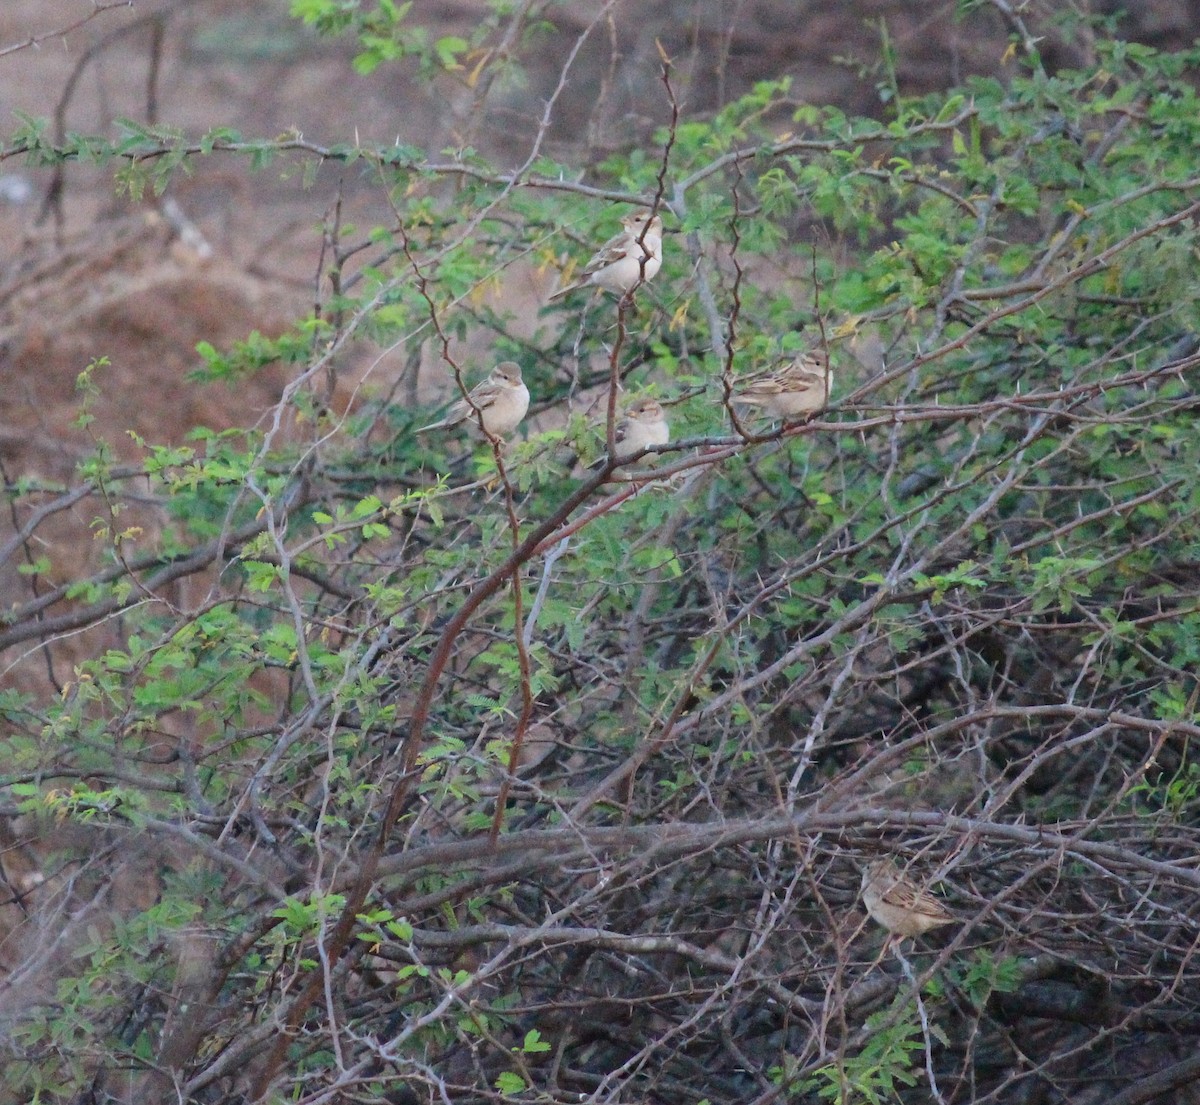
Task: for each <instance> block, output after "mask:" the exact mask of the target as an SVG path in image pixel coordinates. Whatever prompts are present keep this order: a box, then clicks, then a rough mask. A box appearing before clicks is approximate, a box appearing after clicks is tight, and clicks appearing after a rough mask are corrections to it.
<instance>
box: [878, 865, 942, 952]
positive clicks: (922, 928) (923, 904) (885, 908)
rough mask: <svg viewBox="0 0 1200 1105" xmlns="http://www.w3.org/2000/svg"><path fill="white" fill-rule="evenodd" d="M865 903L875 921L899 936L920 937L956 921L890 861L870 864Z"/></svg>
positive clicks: (931, 896) (938, 902) (930, 895)
mask: <svg viewBox="0 0 1200 1105" xmlns="http://www.w3.org/2000/svg"><path fill="white" fill-rule="evenodd" d="M862 900H863V905H864V906H865V907H866V910H867V913H868V914H870V916H871V919H872V920H873V921H876V922H878V923H879V924H881V925H882V926H883V927H884V928H885V929H887V930H888V932H891V933H893V934H894V935H896V936H920V935H921V934H922V933H926V932H928V931H929V930H930V929H935V928H939V927H940V926H942V925H949V924H952V923H953V922H954V921H955V920H956V918H955V916H954V915H953V914H952V913H951V912H950V911H949V910H948V909H947V908H946V907H945V906H944V905H942V903H941V902H940V901H938V899H937V898H935V897H934V896H933V895H932V894H930V893H929V891H928V890H924V889H922V888H921V887H919V886H918V885H917V884H916V883H915V882H913V881H912V880H911V879H910V878H909V877H908V876H907V875H905V874H904V873H903V872H902V871H901V870H900V869H899V868H897V866H896V865H895V864H894V863H893V862H892V861H891V860H890V859H877V860H873V861H872V862H871V863H868V864H867V866H866V868H865V869H864V870H863V876H862Z"/></svg>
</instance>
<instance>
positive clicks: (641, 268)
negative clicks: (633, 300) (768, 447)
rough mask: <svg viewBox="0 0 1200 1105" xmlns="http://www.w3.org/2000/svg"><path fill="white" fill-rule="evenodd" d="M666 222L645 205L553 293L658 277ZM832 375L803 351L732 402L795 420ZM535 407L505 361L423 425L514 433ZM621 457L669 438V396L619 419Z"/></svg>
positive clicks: (624, 291) (640, 404)
mask: <svg viewBox="0 0 1200 1105" xmlns="http://www.w3.org/2000/svg"><path fill="white" fill-rule="evenodd" d="M662 235H663V224H662V219H661V218H659V216H658V215H651V214H649V213H648V212H640V213H638V214H635V215H627V216H625V218H623V219H622V220H621V231H620V233H618V234H615V235H613V237H612V238H610V239H609V240H608V241H607V242H605V243H604V245H602V246H601V247H600V248H599V249H598V250H597V251H596V253H595V255H594V256H593V257H592V259H591V260H590V261H588V263H587V264H586V265H585V266H584V268H583V271H582V272H581V273H580V274H579V278H578V279H577V280H575V281H574V282H572V283H570V284H568V285H567V286H566V287H565V288H560V289H559V290H558V291H557V292H555V293H554V294H553V295H552V296H551V297H550V302H551V303H553V302H555V301H556V300H558V299H562V298H563V297H564V296H566V295H568V294H570V293H571V292H573V291H577V290H579V289H580V288H589V287H595V288H603V289H604V290H605V291H609V292H612V293H613V294H614V295H618V296H625V295H628V294H629V293H630V292H632V291H633V290H634V289H635V288H637V287H638V286H639V285H641V284H644V283H645V282H646V281H648V280H650V279H652V278H653V277H654V276H655V275H656V274H657V272H658V270H659V269H660V268H661V267H662V248H663V240H662ZM831 380H832V375H831V371H830V367H829V358H828V357H827V356H826V354H825V353H824V351H822V350H814V351H811V352H808V353H804V354H802V355H801V356H800V357H798V358H797V359H796V360H794V361H791V362H789V363H788V364H785V365H782V366H780V367H777V368H773V369H769V370H767V371H764V372H758V373H755V374H754V375H751V376H745V377H743V378H741V379H740V380H738V381H736V382H735V384H734V390H733V393H732V394H731V396H730V402H731V403H733V404H735V405H737V406H746V407H756V408H758V409H759V410H760V411H761V412H762V413H763V414H764V415H766V416H768V417H770V418H772V419H780V420H782V421H785V422H786V421H791V420H794V419H797V418H801V417H804V416H807V415H811V414H814V413H815V412H817V411H819V410H821V409H822V408H823V407H824V406H825V404H826V402H827V401H828V399H829V388H830V384H831ZM528 410H529V389H528V388H527V387H526V386H525V381H524V380H522V378H521V368H520V366H519V365H518V364H517V363H516V362H515V361H504V362H503V363H501V364H499V365H497V366H496V367H495V368H494V369H493V370H492V372H491V374H490V375H489V376H488V377H487V379H486V380H484V381H482V382H481V383H479V384H476V385H475V387H474V388H472V389H471V391H470V392H468V393H467V395H466V396H465V397H464V398H462V399H459V400H458V401H457V402H456V403H454V405H453V406H452V407H451V408H450V411H449V413H448V414H447V415H446V417H445V418H443V419H441V420H440V421H438V422H431V423H430V424H429V425H428V426H422V427H420V428H419V429H418V430H417V433H422V432H424V431H425V430H438V429H443V428H446V427H450V426H457V425H459V424H460V423H462V422H466V421H468V420H470V421H473V422H474V423H475V424H476V425H479V426H481V427H482V429H483V432H484V433H485V434H487V435H488V436H489V437H491V438H493V439H500V438H504V437H506V436H507V435H508V434H510V433H512V432H513V430H515V429H516V428H517V426H518V425H519V424H520V422H521V420H522V419H523V418H524V417H525V414H526V412H527V411H528ZM615 431H616V444H617V458H616V459H618V460H619V459H621V458H623V457H629V456H633V455H634V454H637V453H641V452H642V451H643V450H644V449H648V448H653V447H655V446H658V445H666V444H667V442H668V441H669V440H670V436H671V431H670V428H669V427H668V425H667V419H666V414H665V412H664V411H663V408H662V404H661V403H659V402H658V401H657V400H654V399H650V398H640V399H635V400H634V401H633V402H632V403H631V404H630V405H629V406H628V407H627V408H626V409H625V412H624V414H623V415H622V417H621V419H620V421H619V422H618V423H617V425H616V427H615Z"/></svg>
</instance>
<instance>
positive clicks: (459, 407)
mask: <svg viewBox="0 0 1200 1105" xmlns="http://www.w3.org/2000/svg"><path fill="white" fill-rule="evenodd" d="M527 410H529V389H528V388H527V387H526V386H525V381H524V380H522V379H521V366H520V365H519V364H517V363H516V361H501V362H500V364H498V365H496V367H495V368H493V369H492V371H491V374H490V375H489V376H488V378H487V379H486V380H483V381H481V382H480V383H478V384H476V385H475V386H474V387H473V388H472V389H471V391H470V392H469V394H468V397H467V398H465V399H459V400H458V401H457V402H456V403H455V404H454V405H453V406H452V407H451V408H450V412H449V413H448V414H447V415H446V417H445V418H443V419H442V420H441V421H440V422H431V423H430V424H429V425H428V426H422V427H420V429H418V430H417V431H415V432H416V433H419V434H420V433H424V432H425V431H426V430H440V429H443V428H444V427H447V426H457V425H458V424H459V423H460V422H466V421H468V420H469V421H471V422H474V423H475V424H476V425H479V423H480V422H481V421H482V423H483V432H484V433H485V434H487V435H488V437H491V438H500V437H504V436H505V435H506V434H510V433H512V432H513V430H515V429H516V428H517V426H519V425H520V423H521V419H522V418H524V417H525V412H526V411H527Z"/></svg>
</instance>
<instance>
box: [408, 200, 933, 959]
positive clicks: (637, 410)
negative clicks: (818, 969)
mask: <svg viewBox="0 0 1200 1105" xmlns="http://www.w3.org/2000/svg"><path fill="white" fill-rule="evenodd" d="M662 233H663V224H662V219H660V218H659V217H658V216H657V215H653V216H652V215H650V214H648V213H639V214H636V215H627V216H626V217H625V218H624V219H622V220H621V231H620V233H619V234H616V235H614V236H613V237H612V238H610V239H609V240H608V241H607V242H605V243H604V245H603V246H601V247H600V249H598V250H597V251H596V253H595V255H594V256H593V257H592V259H591V260H590V261H589V262H588V263H587V264H586V265H585V266H584V268H583V271H582V272H581V273H580V274H579V279H577V280H575V281H574V282H573V283H571V284H568V285H567V286H566V287H565V288H561V289H559V290H558V291H557V292H555V293H554V294H553V295H552V296H551V297H550V302H551V303H553V302H555V301H556V300H559V299H562V298H563V297H564V296H566V295H569V294H570V293H571V292H573V291H578V290H579V289H581V288H588V287H596V288H603V289H604V290H605V291H609V292H612V293H613V294H615V295H618V296H624V295H628V294H629V293H630V292H631V291H633V290H634V289H635V288H637V287H638V286H639V285H641V284H644V283H645V282H646V281H647V280H650V279H652V278H653V277H654V276H655V275H656V274H657V272H658V270H659V269H660V268H661V267H662ZM831 379H832V373H831V370H830V367H829V358H828V356H827V355H826V353H825V352H824V351H823V350H812V351H810V352H808V353H804V354H802V355H801V356H800V357H798V358H796V359H795V360H794V361H791V362H789V363H788V364H785V365H783V366H781V367H778V368H774V369H769V370H767V371H764V372H758V373H755V374H753V375H750V376H745V377H743V378H741V379H739V380H737V381H736V382H735V383H734V386H733V390H732V393H731V394H730V397H729V401H730V402H731V403H732V404H734V405H735V406H745V407H755V408H758V409H759V410H760V411H761V412H762V413H763V414H764V415H767V416H769V417H771V418H773V419H780V420H783V421H785V422H786V421H790V420H793V419H797V418H801V417H804V416H806V415H811V414H814V413H815V412H817V411H819V410H821V409H823V408H824V406H825V404H826V402H827V401H828V399H829V389H830V383H831ZM528 410H529V388H527V387H526V386H525V381H524V380H523V379H522V378H521V366H520V365H518V364H517V363H516V362H515V361H503V362H501V363H500V364H498V365H497V366H496V367H495V368H494V369H492V372H491V374H490V375H489V376H488V378H487V379H486V380H484V381H483V382H482V383H479V384H476V385H475V387H474V388H472V389H471V391H470V392H468V393H467V395H466V396H465V397H464V398H462V399H459V400H458V401H457V402H456V403H454V405H453V406H452V407H451V408H450V410H449V412H448V413H447V415H446V417H445V418H443V419H441V420H440V421H438V422H431V423H430V424H429V425H428V426H422V427H421V428H420V429H419V430H418V431H417V432H418V433H420V432H423V431H425V430H437V429H443V428H446V427H450V426H457V425H459V424H460V423H462V422H466V421H468V420H473V421H475V422H476V424H477V425H479V426H481V427H482V429H483V431H484V433H486V434H487V435H488V436H489V437H491V438H494V439H500V438H504V437H506V436H507V435H508V434H510V433H512V432H513V430H515V429H516V428H517V426H518V425H520V423H521V420H522V419H523V418H524V417H525V414H526V412H527V411H528ZM614 429H615V434H614V441H615V445H616V459H617V460H621V459H623V458H625V457H631V456H634V455H636V454H638V453H641V452H642V451H643V450H645V449H650V448H653V447H655V446H658V445H666V444H667V442H668V441H669V440H670V436H671V432H670V428H669V427H668V426H667V419H666V414H665V413H664V411H663V408H662V404H661V403H659V402H658V400H657V399H651V398H649V397H642V398H638V399H635V400H634V401H633V402H631V403H630V404H629V405H628V407H626V409H625V413H624V415H623V416H622V417H621V419H620V421H619V422H618V423H617V425H616V427H615V428H614ZM862 900H863V905H864V906H865V907H866V910H867V913H868V915H869V916H870V917H871V918H872V920H874V921H876V922H878V923H879V924H880V925H882V926H883V927H884V928H885V929H887V930H888V931H889V932H890V933H892V934H893V935H895V936H901V937H914V936H921V935H923V934H924V933H926V932H929V931H930V930H931V929H935V928H938V927H940V926H941V925H947V924H950V923H952V922H953V921H954V920H955V918H954V916H953V914H951V913H950V912H949V911H948V910H947V909H946V907H945V906H943V905H942V903H941V902H940V901H938V899H937V898H935V897H934V896H933V895H932V894H930V893H929V892H928V891H927V890H925V889H923V888H921V887H920V886H918V885H917V884H916V883H914V882H913V881H912V880H911V879H910V878H909V877H908V876H907V875H906V874H905V873H904V872H902V871H901V870H900V869H899V868H898V867H897V866H896V865H895V863H894V862H893V861H892V860H891V859H887V858H885V859H879V860H875V861H873V862H871V863H868V864H867V865H866V867H865V869H864V870H863V875H862Z"/></svg>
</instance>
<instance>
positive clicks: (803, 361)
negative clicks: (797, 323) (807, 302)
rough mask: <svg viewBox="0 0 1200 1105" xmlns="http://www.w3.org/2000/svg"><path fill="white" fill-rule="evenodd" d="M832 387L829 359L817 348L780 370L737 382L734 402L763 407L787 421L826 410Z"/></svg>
mask: <svg viewBox="0 0 1200 1105" xmlns="http://www.w3.org/2000/svg"><path fill="white" fill-rule="evenodd" d="M832 384H833V371H832V370H831V369H830V367H829V357H828V356H827V355H826V354H825V352H824V351H823V350H820V349H815V350H812V351H811V352H808V353H804V354H802V355H801V356H800V357H797V358H796V360H794V361H791V362H790V363H788V364H785V365H783V366H782V367H780V368H775V369H770V370H768V371H767V372H758V373H755V374H754V375H752V376H745V377H743V378H742V379H740V380H737V381H735V382H734V385H733V394H732V395H731V396H730V402H731V403H736V404H739V405H743V404H744V405H745V406H752V407H760V408H762V411H763V413H764V414H769V415H771V416H772V417H773V418H781V419H783V420H784V421H785V422H787V421H789V420H791V419H795V418H798V417H800V415H812V414H815V413H816V412H817V411H819V410H822V409H823V408H824V406H825V404H826V402H827V401H828V399H829V389H830V387H831V386H832Z"/></svg>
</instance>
